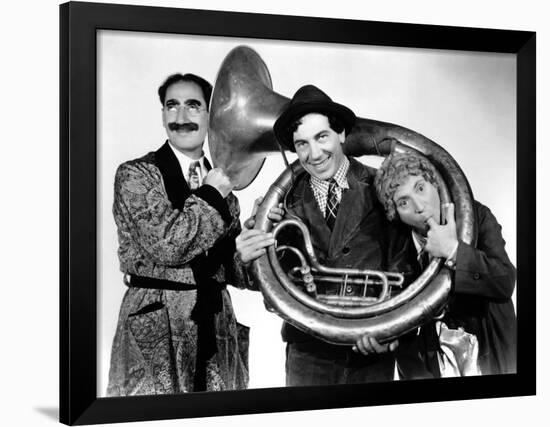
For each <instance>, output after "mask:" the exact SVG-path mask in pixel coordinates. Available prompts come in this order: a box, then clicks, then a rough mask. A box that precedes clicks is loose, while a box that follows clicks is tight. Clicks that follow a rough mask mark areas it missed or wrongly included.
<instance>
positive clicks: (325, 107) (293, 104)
mask: <svg viewBox="0 0 550 427" xmlns="http://www.w3.org/2000/svg"><path fill="white" fill-rule="evenodd" d="M309 113H322V114H327V115H331V116H335V117H337V118H338V119H339V120H340V121H341V122H342V124H343V125H344V129H345V130H346V136H347V135H349V133H350V131H351V128H352V127H353V125H354V124H355V114H354V113H353V111H351V110H350V109H349V108H348V107H346V106H344V105H341V104H337V103H336V102H333V101H332V99H330V97H329V96H328V95H327V94H326V93H324V92H323V91H322V90H321V89H319V88H317V87H315V86H313V85H307V86H302V87H301V88H300V89H298V90H297V91H296V93H295V94H294V96H293V97H292V99H291V100H290V102H289V103H288V105H287V107H286V109H285V110H284V111H283V113H282V114H281V115H280V116H279V118H278V119H277V120H276V121H275V124H274V125H273V131H274V132H275V136H276V137H277V139H278V140H279V142H280V143H281V144H283V145H284V146H285V147H286V148H288V149H289V150H290V151H295V150H294V141H293V140H292V133H291V132H290V130H289V128H288V127H289V125H290V124H291V123H293V122H294V121H295V120H297V119H299V118H301V117H303V116H305V115H306V114H309Z"/></svg>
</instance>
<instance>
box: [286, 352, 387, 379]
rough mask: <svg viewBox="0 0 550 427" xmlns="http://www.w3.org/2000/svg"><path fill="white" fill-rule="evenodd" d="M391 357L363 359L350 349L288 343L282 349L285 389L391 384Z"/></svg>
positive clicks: (382, 355) (377, 355) (375, 356)
mask: <svg viewBox="0 0 550 427" xmlns="http://www.w3.org/2000/svg"><path fill="white" fill-rule="evenodd" d="M394 361H395V359H394V356H393V354H392V353H386V354H375V355H369V356H363V355H362V354H360V353H355V352H354V351H352V350H351V346H337V345H331V344H327V343H324V342H319V341H314V342H309V341H308V342H291V343H288V344H287V347H286V385H287V386H305V385H332V384H357V383H368V382H385V381H392V380H393V373H394Z"/></svg>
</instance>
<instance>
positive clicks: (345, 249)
mask: <svg viewBox="0 0 550 427" xmlns="http://www.w3.org/2000/svg"><path fill="white" fill-rule="evenodd" d="M342 253H343V254H344V255H347V254H349V248H348V247H347V246H346V247H345V248H343V249H342Z"/></svg>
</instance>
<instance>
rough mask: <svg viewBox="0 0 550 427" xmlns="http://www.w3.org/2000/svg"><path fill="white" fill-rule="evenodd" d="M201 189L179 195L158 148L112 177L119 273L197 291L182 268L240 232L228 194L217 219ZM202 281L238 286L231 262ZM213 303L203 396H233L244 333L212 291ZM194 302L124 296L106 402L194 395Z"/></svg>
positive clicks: (170, 294) (160, 295)
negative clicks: (216, 305)
mask: <svg viewBox="0 0 550 427" xmlns="http://www.w3.org/2000/svg"><path fill="white" fill-rule="evenodd" d="M161 169H162V170H164V171H165V174H164V176H163V173H161ZM182 186H183V187H185V188H182ZM204 187H208V186H203V187H201V188H200V189H198V190H197V191H196V194H190V193H189V189H188V187H187V184H186V183H185V180H184V179H183V175H182V171H181V168H180V167H179V164H178V163H177V160H176V159H175V157H173V153H171V150H170V148H169V147H168V146H167V145H166V144H165V145H164V146H163V147H162V148H161V149H160V150H158V151H157V152H154V153H149V154H147V155H146V156H144V157H142V158H140V159H136V160H133V161H129V162H126V163H124V164H122V165H121V166H120V167H119V169H118V171H117V174H116V178H115V201H114V206H113V213H114V216H115V221H116V223H117V227H118V235H119V259H120V266H121V270H122V271H123V272H124V273H128V274H134V275H137V276H145V277H151V278H156V279H164V280H170V281H172V282H180V283H182V287H184V285H185V284H187V285H186V286H187V287H196V286H197V284H196V281H195V277H194V274H193V269H192V266H191V262H192V261H193V260H194V259H195V258H196V257H197V256H198V255H200V254H201V253H204V251H206V250H209V251H214V252H216V250H215V247H216V246H217V242H220V241H222V240H225V238H229V241H231V238H232V237H233V236H235V235H238V233H239V231H240V224H239V220H238V218H239V206H238V203H237V200H236V198H235V197H234V196H233V195H232V194H230V195H229V196H228V197H227V199H225V202H223V199H221V201H222V202H223V205H224V206H225V208H226V212H225V213H224V214H223V215H222V214H221V213H220V210H221V211H223V209H222V208H221V207H220V206H218V205H217V203H218V202H220V200H219V199H216V198H215V195H213V193H211V194H210V195H209V194H208V193H209V191H215V192H217V190H215V189H213V188H211V187H210V189H208V188H204ZM186 188H187V190H186ZM174 189H175V190H176V191H179V192H181V193H182V197H181V200H180V201H179V202H178V205H179V204H181V208H180V209H175V208H174V206H173V205H172V202H171V201H170V200H169V198H168V194H167V191H170V192H173V190H174ZM201 189H202V190H201ZM185 192H187V193H186V194H183V193H185ZM218 195H219V193H218ZM215 206H216V207H215ZM224 217H225V219H224ZM215 243H216V245H215ZM222 252H225V253H228V254H229V255H233V252H231V251H222ZM211 278H212V279H214V280H216V281H217V282H219V283H227V282H228V283H231V284H233V285H237V286H244V284H245V283H246V281H245V277H244V276H243V271H242V269H241V266H240V265H239V264H238V263H237V262H236V260H234V259H233V258H232V256H231V257H229V259H227V260H225V261H224V262H223V263H222V264H221V265H219V267H218V268H216V269H215V270H214V269H213V270H212V271H211ZM220 297H221V301H220V306H221V307H220V310H219V312H217V313H216V314H215V315H214V317H213V321H214V329H215V337H216V338H215V339H216V347H217V351H216V353H215V354H214V355H213V356H211V357H210V358H209V359H208V360H207V363H206V390H232V389H243V388H246V386H247V383H248V328H246V327H244V326H242V325H239V324H238V323H237V322H236V319H235V315H234V313H233V308H232V305H231V300H230V296H229V293H228V292H227V290H225V289H223V290H221V294H220ZM196 301H197V291H196V290H184V291H170V290H162V289H144V288H132V287H130V288H129V289H128V290H127V291H126V293H125V295H124V298H123V301H122V305H121V309H120V315H119V321H118V325H117V330H116V334H115V338H114V341H113V347H112V354H111V368H110V372H109V385H108V389H107V394H108V395H109V396H126V395H144V394H162V393H181V392H188V391H193V390H194V388H195V384H194V377H195V363H196V359H197V332H198V328H197V323H196V321H195V320H193V316H192V313H193V309H194V308H195V306H196Z"/></svg>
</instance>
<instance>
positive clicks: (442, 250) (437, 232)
mask: <svg viewBox="0 0 550 427" xmlns="http://www.w3.org/2000/svg"><path fill="white" fill-rule="evenodd" d="M443 208H444V209H446V215H445V218H446V219H447V223H446V224H443V225H440V224H438V223H437V222H436V221H435V220H434V219H433V218H429V219H428V221H427V224H428V227H429V228H430V229H429V230H428V234H427V235H426V238H427V240H426V246H425V247H424V248H425V249H426V250H427V251H428V252H429V253H430V255H432V256H434V257H439V258H448V257H449V256H451V255H452V254H453V252H454V251H455V248H456V246H457V245H458V238H457V235H456V222H455V205H454V204H453V203H447V204H445V205H444V206H443Z"/></svg>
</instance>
